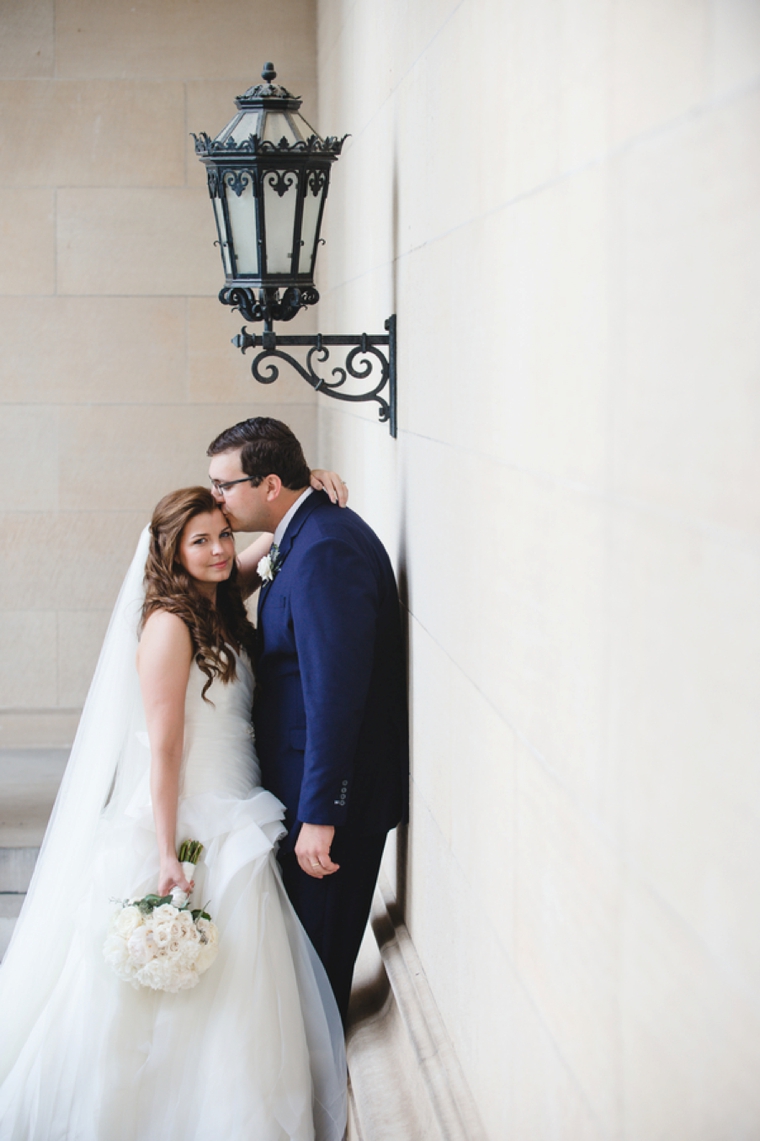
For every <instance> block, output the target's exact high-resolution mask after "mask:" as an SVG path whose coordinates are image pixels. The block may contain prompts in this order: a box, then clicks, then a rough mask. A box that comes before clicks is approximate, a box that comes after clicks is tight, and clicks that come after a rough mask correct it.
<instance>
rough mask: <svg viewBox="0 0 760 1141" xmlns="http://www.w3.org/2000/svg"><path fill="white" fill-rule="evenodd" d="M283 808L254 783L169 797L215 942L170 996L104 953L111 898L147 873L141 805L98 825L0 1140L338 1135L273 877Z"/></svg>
mask: <svg viewBox="0 0 760 1141" xmlns="http://www.w3.org/2000/svg"><path fill="white" fill-rule="evenodd" d="M281 818H282V806H281V804H280V803H279V801H278V800H276V799H275V798H274V797H273V796H271V795H270V794H269V793H268V792H265V791H263V790H262V789H257V790H254V792H253V793H251V794H250V796H247V797H245V798H243V799H236V798H232V797H226V796H225V795H219V794H209V793H203V794H202V795H198V796H195V797H188V798H186V799H184V800H181V801H180V806H179V827H178V834H179V835H180V836H181V837H183V838H184V837H185V836H187V837H188V838H192V839H196V840H200V841H201V842H202V843H203V844H204V845H205V848H206V850H205V852H204V854H203V857H202V861H201V863H199V865H198V867H197V871H196V876H195V884H196V887H195V892H194V896H193V900H194V902H197V903H198V904H205V905H206V907H207V910H208V911H209V912H210V913H211V915H212V918H213V920H214V922H215V923H216V924H217V926H218V928H219V940H220V946H219V954H218V956H217V958H216V961H215V962H214V963H213V965H212V966H211V967H210V968H209V970H208V971H207V972H206V973H205V974H204V975H203V976H202V977H201V979H200V981H199V983H198V985H197V986H196V987H195V988H193V989H192V990H187V991H180V992H179V993H177V994H167V993H163V992H154V991H151V990H147V989H145V988H140V989H139V990H135V989H133V987H132V986H131V985H130V984H129V983H126V982H123V981H121V980H119V979H118V978H117V977H116V975H115V974H114V973H113V972H112V970H111V969H110V967H109V966H108V965H107V964H106V962H105V961H104V958H103V950H102V948H103V943H104V941H105V937H106V932H107V928H108V923H109V916H110V914H111V913H112V910H113V904H112V903H109V899H113V898H116V899H124V898H127V897H135V896H140V895H143V894H146V893H147V892H149V891H155V889H156V884H157V875H158V862H157V856H156V839H155V831H154V829H153V822H152V818H151V816H150V812H149V810H146V809H142V810H139V811H136V812H134V813H132V814H131V815H125V816H123V817H122V818H121V819H120V820H115V821H114V820H111V821H105V822H104V824H103V826H102V828H101V831H100V834H99V836H98V838H97V842H96V845H95V849H94V852H93V861H92V868H91V873H92V874H91V877H90V879H89V882H88V885H87V888H86V891H85V892H84V894H82V893H81V892H80V893H79V896H78V893H77V891H76V890H75V889H72V901H73V902H72V906H73V907H75V908H76V928H75V934H74V938H73V941H72V943H71V945H70V948H69V953H68V955H67V957H66V962H65V966H64V969H63V971H62V973H61V975H60V977H59V979H58V981H57V983H56V985H55V987H54V989H53V991H52V993H51V994H50V996H49V997H48V999H47V1001H46V1002H45V1004H44V1006H43V1009H42V1012H41V1014H40V1016H39V1018H38V1019H37V1021H36V1024H35V1025H34V1028H33V1030H32V1032H31V1034H30V1035H29V1036H28V1038H27V1040H26V1042H25V1044H24V1046H23V1048H22V1050H21V1052H20V1054H19V1056H18V1058H17V1060H16V1063H15V1065H14V1067H13V1069H12V1070H11V1072H10V1074H9V1076H8V1077H7V1079H6V1081H5V1082H4V1084H3V1086H2V1087H1V1088H0V1141H341V1138H342V1137H343V1132H344V1127H345V1112H346V1111H345V1098H346V1089H345V1086H346V1069H345V1055H344V1049H343V1035H342V1029H341V1025H340V1020H339V1018H338V1014H337V1009H336V1008H335V1004H334V1001H333V998H332V994H331V992H330V988H329V984H328V982H327V979H326V976H325V974H324V971H323V969H322V966H321V964H320V963H319V961H318V959H317V957H316V954H315V952H314V950H313V948H312V946H311V944H310V942H309V940H308V939H307V937H306V935H305V934H304V932H303V929H302V927H301V925H300V923H299V921H298V919H297V918H296V916H295V914H294V912H293V909H292V907H291V904H290V901H289V900H288V898H287V895H286V894H285V891H284V889H283V886H282V882H281V879H280V873H279V869H278V866H277V861H276V858H275V854H274V845H275V844H276V841H277V839H278V837H279V836H280V835H282V831H283V829H282V824H281ZM77 897H78V898H77ZM48 934H49V938H50V940H51V941H53V940H55V938H56V931H55V930H51V931H50V932H49V933H48ZM27 985H28V986H29V987H30V989H31V990H33V988H34V980H33V979H29V980H28V982H27Z"/></svg>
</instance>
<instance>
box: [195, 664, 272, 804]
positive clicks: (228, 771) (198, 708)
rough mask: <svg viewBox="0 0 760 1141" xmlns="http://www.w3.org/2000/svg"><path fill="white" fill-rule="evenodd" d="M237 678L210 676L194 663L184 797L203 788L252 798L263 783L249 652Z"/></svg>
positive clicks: (202, 790)
mask: <svg viewBox="0 0 760 1141" xmlns="http://www.w3.org/2000/svg"><path fill="white" fill-rule="evenodd" d="M235 668H236V671H237V676H236V677H235V678H234V680H233V681H231V682H227V683H226V684H225V683H224V682H223V681H220V680H219V679H218V678H215V679H214V681H213V682H212V683H211V685H210V686H209V688H208V689H207V691H206V698H207V700H204V698H203V696H202V691H203V687H204V685H205V684H206V681H207V680H208V679H207V677H206V675H205V674H204V673H203V672H202V671H201V670H200V669H199V668H198V666H197V665H196V664H195V663H193V665H192V666H191V668H190V678H189V680H188V683H187V695H186V698H185V741H184V750H183V760H182V782H181V794H180V795H182V796H195V795H196V794H197V793H200V792H219V793H226V794H229V795H232V796H235V797H238V796H246V795H247V794H248V793H249V792H250V791H251V789H253V788H257V787H258V786H259V785H260V784H261V773H260V771H259V765H258V761H257V759H256V752H255V749H254V746H253V728H252V725H251V708H252V705H253V684H254V683H253V671H252V669H251V665H250V662H249V661H248V658H247V657H246V656H245V654H236V655H235Z"/></svg>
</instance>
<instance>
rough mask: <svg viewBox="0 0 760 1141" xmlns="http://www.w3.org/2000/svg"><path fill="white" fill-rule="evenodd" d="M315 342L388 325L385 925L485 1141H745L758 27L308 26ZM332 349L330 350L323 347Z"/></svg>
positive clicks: (559, 14) (342, 424) (520, 18)
mask: <svg viewBox="0 0 760 1141" xmlns="http://www.w3.org/2000/svg"><path fill="white" fill-rule="evenodd" d="M318 44H319V54H318V65H319V67H318V72H319V106H320V124H321V127H322V129H323V131H326V132H329V133H332V134H342V133H343V132H345V131H349V132H351V137H350V139H349V140H348V141H347V143H346V146H345V149H344V153H343V156H342V157H341V159H340V162H339V163H338V164H337V166H336V170H335V174H334V177H333V181H332V184H331V191H330V201H329V203H328V206H329V210H328V214H327V223H326V231H325V236H326V238H327V245H326V248H325V251H324V255H325V256H324V260H323V262H322V265H321V271H320V272H321V276H320V289H321V292H322V296H323V299H324V300H323V311H324V312H326V313H327V314H328V318H327V319H328V320H329V322H330V323H331V327H334V328H335V329H336V331H337V330H340V331H346V332H349V331H353V330H355V329H363V328H364V329H368V330H370V329H371V330H375V329H376V330H378V331H379V330H380V329H381V327H382V321H383V319H384V318H385V317H386V316H387V315H388V314H389V313H391V312H396V313H397V315H398V334H399V346H398V380H399V425H400V430H399V437H398V440H397V441H393V440H391V439H390V438H389V436H388V433H387V430H386V428H385V427H383V426H381V425H379V424H377V422H376V414H375V412H374V410H372V409H371V408H363V407H361V406H360V407H357V408H354V407H350V408H349V407H347V406H336V405H333V404H331V403H330V402H328V401H324V400H323V401H322V402H321V403H320V406H319V432H320V441H321V451H322V454H323V455H325V456H326V457H327V459H328V461H329V463H330V464H332V465H334V466H336V467H338V468H339V469H340V470H341V471H342V472H343V473H344V475H345V476H346V478H347V480H348V482H349V484H350V486H351V491H352V496H353V502H354V504H355V505H356V507H357V508H358V510H359V511H360V512H361V513H362V514H363V515H364V516H365V517H366V518H367V519H368V520H369V521H370V523H371V524H372V525H373V526H374V527H375V528H376V530H377V531H378V533H379V534H380V535H381V537H382V538H383V540H384V542H385V543H386V545H387V547H388V549H389V551H390V553H391V556H392V558H393V560H394V563H395V565H396V568H397V571H398V575H399V581H400V584H401V589H402V595H403V600H404V604H405V608H406V612H407V632H408V641H409V674H410V695H411V726H412V747H413V749H412V807H411V822H410V827H409V833H408V841H407V844H406V846H405V848H404V850H403V851H402V852H401V853H400V854H399V858H398V859H397V861H396V864H397V875H398V892H397V894H398V896H399V899H400V900H402V901H403V903H404V906H405V917H406V922H407V925H408V928H409V931H410V934H411V938H412V940H413V942H414V945H415V948H416V951H417V953H418V954H419V956H420V960H421V963H422V967H423V969H424V971H425V974H426V977H427V980H428V982H429V984H430V986H431V989H432V993H433V995H434V996H435V1000H436V1002H437V1003H438V1005H439V1008H440V1011H441V1013H442V1016H443V1019H444V1022H445V1025H446V1028H447V1031H448V1033H449V1035H450V1036H451V1039H452V1041H453V1043H454V1047H455V1050H456V1052H457V1055H458V1057H459V1059H460V1061H461V1063H462V1066H463V1069H464V1072H465V1075H466V1078H467V1082H468V1084H469V1086H470V1089H471V1090H472V1093H473V1096H474V1099H475V1102H476V1103H477V1106H478V1109H479V1112H480V1115H481V1117H482V1120H483V1124H484V1127H485V1130H486V1133H487V1136H488V1137H489V1138H490V1139H491V1141H508V1139H512V1138H514V1139H520V1141H522V1139H526V1141H527V1139H529V1141H549V1139H551V1141H557V1139H562V1141H587V1139H588V1141H592V1139H593V1141H602V1139H604V1141H613V1139H614V1141H619V1139H625V1141H657V1139H660V1138H663V1139H664V1138H674V1137H679V1138H680V1137H683V1138H688V1139H689V1141H716V1139H718V1138H721V1139H722V1138H724V1137H725V1138H727V1137H736V1138H743V1139H746V1141H750V1139H751V1138H754V1137H756V1136H757V1135H758V1134H759V1133H760V1094H759V1092H758V1091H759V1089H760V1087H759V1086H758V1083H757V1081H756V1074H757V1072H758V1065H759V1064H760V1049H759V1048H758V1043H759V1042H760V956H759V955H758V948H759V947H760V923H759V922H758V918H757V906H756V901H757V897H758V890H759V889H760V882H759V880H758V868H759V867H760V829H759V828H758V820H759V815H758V805H759V804H760V784H759V779H758V766H757V756H758V753H759V752H760V723H759V722H758V708H759V703H758V693H759V692H760V665H759V663H760V655H758V644H759V643H760V609H759V607H758V598H760V589H759V588H760V543H759V542H758V540H759V538H760V535H759V533H758V522H759V519H760V496H759V494H758V489H759V488H760V478H759V477H760V471H759V470H758V464H759V463H760V446H759V445H760V439H759V437H758V423H759V422H760V391H759V389H758V377H759V375H760V339H759V334H758V329H759V326H758V322H757V317H756V314H757V311H758V304H759V303H760V274H759V271H758V267H759V266H760V146H759V145H758V140H759V139H760V135H759V133H758V99H760V9H758V6H757V4H754V3H751V2H749V0H715V2H708V0H673V2H668V3H662V2H659V0H578V2H569V3H562V4H554V3H549V2H545V0H515V2H514V3H504V2H503V0H431V2H426V3H418V4H412V5H409V4H405V3H403V2H401V0H389V2H388V3H385V4H382V5H378V4H374V3H371V2H370V0H357V2H355V3H345V2H341V0H319V3H318ZM322 323H323V324H326V323H327V322H326V321H323V322H322Z"/></svg>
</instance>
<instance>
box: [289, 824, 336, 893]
mask: <svg viewBox="0 0 760 1141" xmlns="http://www.w3.org/2000/svg"><path fill="white" fill-rule="evenodd" d="M334 836H335V829H334V828H333V826H332V824H302V825H301V831H300V832H299V833H298V839H297V840H296V847H295V853H296V859H297V860H298V863H299V865H300V867H301V870H302V871H304V872H306V874H307V876H313V877H314V879H317V880H321V879H324V877H325V876H331V875H332V874H333V872H337V871H338V868H339V867H340V864H334V863H333V861H332V860H331V859H330V848H331V847H332V842H333V838H334Z"/></svg>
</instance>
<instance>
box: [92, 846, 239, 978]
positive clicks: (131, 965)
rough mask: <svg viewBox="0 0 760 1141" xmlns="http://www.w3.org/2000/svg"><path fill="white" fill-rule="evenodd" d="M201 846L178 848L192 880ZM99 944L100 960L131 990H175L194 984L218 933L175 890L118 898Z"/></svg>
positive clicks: (214, 952) (204, 915)
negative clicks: (148, 988) (103, 942)
mask: <svg viewBox="0 0 760 1141" xmlns="http://www.w3.org/2000/svg"><path fill="white" fill-rule="evenodd" d="M202 851H203V845H202V844H200V843H198V841H197V840H185V842H184V843H183V844H182V847H181V848H180V850H179V860H180V863H181V864H182V870H183V871H184V873H185V875H186V876H187V878H188V879H192V876H193V874H194V872H195V865H196V864H197V862H198V859H199V857H200V854H201V852H202ZM120 902H121V909H120V910H119V911H117V912H116V913H115V915H114V916H113V919H112V920H111V926H110V930H109V933H108V938H107V939H106V941H105V945H104V947H103V955H104V957H105V960H106V962H107V963H108V964H109V965H110V966H111V967H112V968H113V970H114V971H115V972H116V974H117V975H118V977H119V978H120V979H124V980H125V982H129V983H131V984H132V986H133V987H134V988H135V989H136V990H137V989H138V988H139V987H141V986H145V987H150V988H151V990H165V991H169V993H171V994H175V993H176V992H177V991H179V990H190V988H191V987H194V986H197V985H198V982H199V981H200V977H201V975H202V974H203V973H204V971H207V970H208V969H209V967H210V966H211V964H212V963H213V961H214V959H215V958H216V956H217V952H218V950H219V932H218V931H217V928H216V926H215V925H214V923H212V922H211V916H210V915H209V914H208V913H207V912H205V911H203V910H202V909H201V908H195V909H191V907H190V903H189V899H188V896H187V894H186V893H185V892H183V891H180V890H179V889H178V888H176V887H175V888H174V890H173V891H172V892H171V893H170V894H169V895H164V896H160V895H146V896H145V897H144V898H143V899H127V900H123V901H120Z"/></svg>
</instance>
